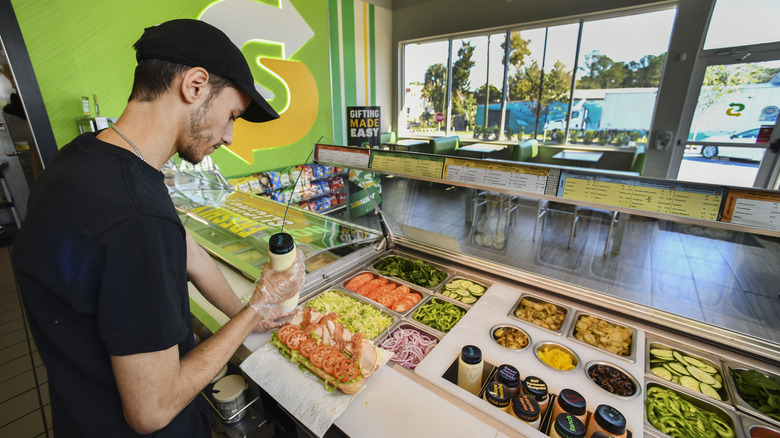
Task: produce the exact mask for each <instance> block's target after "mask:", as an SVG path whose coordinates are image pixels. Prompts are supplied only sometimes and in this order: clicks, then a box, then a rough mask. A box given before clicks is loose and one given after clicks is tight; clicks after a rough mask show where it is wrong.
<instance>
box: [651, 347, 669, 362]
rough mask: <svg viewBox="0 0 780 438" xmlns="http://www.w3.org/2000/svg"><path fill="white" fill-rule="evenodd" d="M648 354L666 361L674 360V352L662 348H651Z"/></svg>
mask: <svg viewBox="0 0 780 438" xmlns="http://www.w3.org/2000/svg"><path fill="white" fill-rule="evenodd" d="M650 354H652V355H653V356H655V357H657V358H659V359H666V360H672V359H674V352H673V351H672V350H665V349H663V348H651V349H650Z"/></svg>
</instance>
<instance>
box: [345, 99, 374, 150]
mask: <svg viewBox="0 0 780 438" xmlns="http://www.w3.org/2000/svg"><path fill="white" fill-rule="evenodd" d="M379 112H380V111H379V107H378V106H348V107H347V145H349V146H379V143H380V139H379V126H380V125H379Z"/></svg>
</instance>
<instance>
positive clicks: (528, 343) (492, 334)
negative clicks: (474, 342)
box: [490, 324, 533, 352]
mask: <svg viewBox="0 0 780 438" xmlns="http://www.w3.org/2000/svg"><path fill="white" fill-rule="evenodd" d="M501 328H503V329H506V328H513V329H515V330H519V331H521V332H522V333H523V334H524V335H525V337H526V344H525V347H521V348H511V347H507V346H505V345H501V344H499V342H498V339H496V330H498V329H501ZM490 339H492V340H493V341H495V343H496V344H498V345H499V346H500V347H501V348H502V349H504V350H508V351H512V352H520V351H525V349H526V348H528V347H529V346H531V345H532V344H533V339H531V335H529V334H528V332H527V331H525V330H523V329H521V328H520V327H517V326H515V325H512V324H497V325H494V326H493V327H491V329H490Z"/></svg>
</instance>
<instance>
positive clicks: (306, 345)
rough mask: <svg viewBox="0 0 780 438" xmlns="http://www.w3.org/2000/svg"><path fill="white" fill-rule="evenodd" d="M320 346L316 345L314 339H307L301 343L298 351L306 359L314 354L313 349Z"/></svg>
mask: <svg viewBox="0 0 780 438" xmlns="http://www.w3.org/2000/svg"><path fill="white" fill-rule="evenodd" d="M319 345H320V344H318V343H317V340H316V339H314V338H308V339H306V340H305V341H303V342H301V345H300V346H299V347H298V351H300V352H301V355H302V356H303V357H305V358H306V359H308V358H309V357H311V354H312V353H313V352H314V349H315V348H317V347H319Z"/></svg>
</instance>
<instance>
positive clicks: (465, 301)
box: [460, 297, 477, 304]
mask: <svg viewBox="0 0 780 438" xmlns="http://www.w3.org/2000/svg"><path fill="white" fill-rule="evenodd" d="M460 301H461V302H463V304H473V303H476V302H477V299H476V298H474V297H463V298H462V299H461V300H460Z"/></svg>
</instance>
